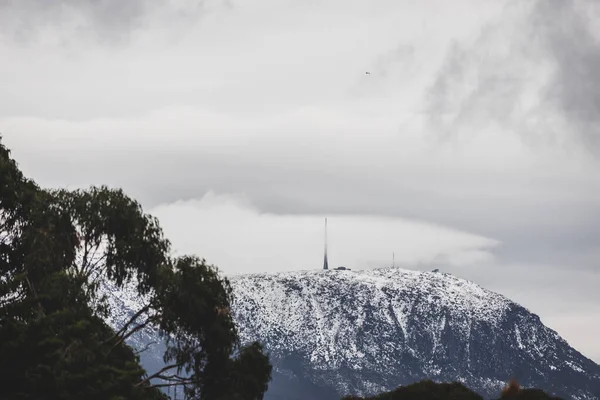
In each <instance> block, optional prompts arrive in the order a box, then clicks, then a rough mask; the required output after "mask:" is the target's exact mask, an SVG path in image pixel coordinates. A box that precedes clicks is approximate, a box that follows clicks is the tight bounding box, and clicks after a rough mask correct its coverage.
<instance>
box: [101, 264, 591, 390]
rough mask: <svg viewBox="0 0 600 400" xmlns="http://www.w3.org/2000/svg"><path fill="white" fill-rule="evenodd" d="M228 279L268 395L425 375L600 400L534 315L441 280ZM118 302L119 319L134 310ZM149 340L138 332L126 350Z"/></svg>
mask: <svg viewBox="0 0 600 400" xmlns="http://www.w3.org/2000/svg"><path fill="white" fill-rule="evenodd" d="M230 279H231V282H232V286H233V289H234V294H235V301H234V304H233V308H232V309H233V313H234V317H235V319H236V321H237V324H238V328H239V331H240V334H241V337H242V340H243V341H254V340H258V341H260V342H262V343H263V344H264V345H265V346H266V348H267V350H268V351H269V352H270V354H271V360H272V362H273V365H274V379H273V381H272V383H271V385H270V389H269V392H268V393H267V397H266V398H267V399H282V400H284V399H290V400H292V399H294V400H295V399H298V400H299V399H303V400H308V399H319V400H320V399H323V400H325V399H336V398H340V397H341V396H342V395H346V394H358V395H367V394H374V393H379V392H381V391H385V390H390V389H393V388H395V387H397V386H399V385H404V384H408V383H412V382H414V381H417V380H421V379H425V378H429V379H433V380H437V381H461V382H463V383H465V385H467V386H468V387H470V388H472V389H473V390H475V391H477V392H479V393H481V394H482V395H484V397H492V396H497V395H498V393H499V391H500V389H501V387H502V386H503V384H504V383H505V382H506V381H507V380H509V379H510V378H512V377H517V378H518V380H519V381H520V382H521V384H522V385H524V386H535V387H538V388H542V389H544V390H546V391H548V392H551V393H554V394H557V395H559V396H562V397H564V398H573V399H598V398H600V366H599V365H597V364H596V363H594V362H593V361H591V360H589V359H587V358H586V357H584V356H583V355H582V354H580V353H579V352H577V351H576V350H575V349H573V348H572V347H570V346H569V345H568V343H567V342H565V341H564V340H563V339H562V338H561V337H560V336H559V335H558V334H557V333H556V332H554V331H553V330H551V329H549V328H548V327H546V326H544V325H543V324H542V322H541V321H540V319H539V317H538V316H536V315H535V314H532V313H531V312H529V311H528V310H526V309H525V308H523V307H521V306H519V305H518V304H516V303H514V302H512V301H510V300H508V299H507V298H505V297H503V296H501V295H499V294H496V293H493V292H490V291H488V290H485V289H483V288H481V287H479V286H477V285H476V284H474V283H472V282H468V281H465V280H463V279H459V278H456V277H454V276H452V275H450V274H445V273H440V272H416V271H407V270H402V269H397V268H385V269H377V270H366V271H332V270H330V271H303V272H294V273H278V274H253V275H243V276H235V277H231V278H230ZM116 298H117V299H119V301H121V302H122V303H123V305H122V310H123V311H122V312H123V316H125V315H126V314H129V313H131V312H133V310H134V309H135V308H136V306H135V300H134V299H133V300H131V301H128V300H127V296H126V295H119V296H116ZM120 318H122V317H119V316H114V318H113V321H112V323H114V324H116V323H118V320H119V319H120ZM144 335H145V336H144ZM150 340H152V339H151V333H144V334H142V335H140V336H139V337H137V338H134V339H133V341H132V344H133V345H134V346H136V347H140V346H144V345H145V344H146V342H148V341H150ZM161 355H162V354H160V349H157V350H153V351H151V352H149V353H148V352H147V354H146V355H145V356H144V359H143V361H144V362H145V363H147V364H149V363H154V364H156V363H160V356H161ZM153 367H154V366H153ZM149 369H154V368H149Z"/></svg>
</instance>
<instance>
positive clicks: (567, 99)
mask: <svg viewBox="0 0 600 400" xmlns="http://www.w3.org/2000/svg"><path fill="white" fill-rule="evenodd" d="M599 8H600V7H598V6H597V5H595V4H594V2H575V1H573V2H565V1H553V0H539V1H537V2H532V3H523V2H514V3H512V4H509V5H508V6H507V7H506V9H505V11H504V14H505V17H504V18H502V19H501V20H500V21H499V22H496V23H492V24H490V25H488V26H487V27H485V28H484V29H482V32H481V35H480V37H479V38H478V39H477V40H476V41H475V42H474V43H473V44H471V45H459V44H455V45H454V46H453V47H452V48H451V50H450V51H449V53H448V56H447V60H446V62H445V65H444V67H443V68H442V70H441V71H440V74H439V75H438V77H437V79H436V80H435V83H434V85H433V87H432V89H431V91H430V93H429V98H428V104H429V106H428V112H429V113H430V115H431V117H432V122H433V124H432V127H433V128H434V129H436V130H438V131H443V132H445V133H446V134H448V135H449V136H450V137H452V135H455V134H457V132H459V131H461V129H463V128H464V127H465V126H469V127H471V128H472V127H477V128H479V129H485V128H486V127H488V126H489V125H490V124H492V123H495V124H499V125H503V126H505V127H507V128H509V129H512V130H514V131H516V132H519V133H521V134H522V136H523V138H524V139H525V140H527V141H528V142H530V143H532V145H536V146H539V145H546V144H547V143H553V144H559V145H560V144H566V145H567V146H569V145H572V144H573V143H569V142H568V141H569V139H573V138H574V139H576V140H577V141H578V142H579V143H578V144H579V145H580V146H582V147H584V148H585V149H586V150H587V151H589V152H590V153H592V154H594V155H595V156H598V155H600V40H599V39H600V36H599V34H598V30H597V28H598V27H594V26H593V24H592V22H593V15H594V14H596V15H598V9H599ZM594 28H595V29H596V30H595V31H594V30H593V29H594ZM490 45H492V46H490ZM540 78H541V79H540ZM447 116H449V118H447V120H446V121H444V117H447ZM565 132H568V133H569V134H570V135H571V137H570V138H569V137H566V138H565ZM565 142H567V143H565Z"/></svg>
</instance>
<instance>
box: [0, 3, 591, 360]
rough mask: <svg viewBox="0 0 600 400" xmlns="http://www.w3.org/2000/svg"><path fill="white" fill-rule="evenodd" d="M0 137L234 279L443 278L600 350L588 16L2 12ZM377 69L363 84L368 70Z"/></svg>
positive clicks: (14, 6)
mask: <svg viewBox="0 0 600 400" xmlns="http://www.w3.org/2000/svg"><path fill="white" fill-rule="evenodd" d="M0 58H1V59H2V62H1V63H0V132H1V133H2V134H3V136H4V137H3V142H4V144H5V145H7V146H8V147H9V148H11V149H12V151H13V155H14V157H15V158H16V159H17V160H18V162H19V163H20V166H21V168H22V169H23V170H24V171H25V172H26V173H27V174H28V175H29V176H30V177H32V178H34V179H35V180H36V181H38V182H39V183H40V184H41V185H43V186H48V187H71V188H75V187H86V186H89V185H92V184H108V185H110V186H115V187H123V188H124V189H125V190H126V191H127V192H128V193H129V194H131V195H132V196H134V197H136V198H138V199H139V200H140V201H141V202H142V204H143V205H144V207H145V209H146V210H148V211H149V212H151V213H152V214H154V215H156V216H158V217H159V218H160V220H161V223H162V225H163V227H164V229H165V232H166V234H167V236H168V237H169V238H171V239H172V241H173V244H174V247H175V250H176V251H177V252H179V253H195V254H198V255H200V256H203V257H205V258H206V259H207V260H208V261H209V262H210V263H213V264H216V265H218V266H219V267H220V268H221V270H222V271H224V272H225V273H244V272H257V271H284V270H296V269H313V268H320V267H321V265H322V257H323V254H322V251H323V218H324V217H325V216H327V217H329V239H330V264H331V265H332V266H337V265H345V266H348V267H351V268H355V269H362V268H374V267H379V266H388V265H390V264H391V263H392V253H395V258H396V264H398V265H402V266H404V267H406V268H412V269H430V268H441V269H442V270H445V271H448V272H452V273H454V274H456V275H458V276H460V277H464V278H467V279H471V280H473V281H475V282H477V283H479V284H481V285H482V286H484V287H486V288H489V289H492V290H495V291H498V292H500V293H502V294H504V295H506V296H508V297H510V298H511V299H513V300H515V301H517V302H520V303H521V304H523V305H525V306H526V307H528V308H530V309H531V310H532V311H533V312H535V313H537V314H539V315H540V316H541V318H542V320H543V321H544V322H545V323H546V324H547V325H549V326H550V327H551V328H553V329H555V330H557V331H558V332H559V333H560V334H561V335H562V336H563V337H565V338H566V339H567V340H568V341H569V342H570V343H571V344H572V345H574V346H575V347H576V348H577V349H578V350H580V351H582V352H583V353H584V354H586V355H587V356H588V357H591V358H593V359H594V360H596V361H597V362H599V361H600V342H598V340H597V338H598V337H600V290H598V287H599V286H600V270H599V267H600V265H599V264H600V262H599V260H600V4H599V3H598V2H595V1H593V0H590V1H559V0H556V1H550V0H538V1H534V0H532V1H521V0H514V1H481V0H453V1H451V2H448V1H446V0H427V1H424V0H402V1H400V0H375V1H365V0H361V1H358V0H320V1H313V0H302V1H291V0H255V1H241V0H229V1H227V0H223V1H217V0H206V1H198V0H162V1H158V0H128V1H126V2H123V1H121V0H104V1H95V0H94V1H93V0H85V1H84V0H62V1H60V0H53V1H49V0H20V1H10V0H8V1H7V0H0ZM367 71H368V72H370V74H366V72H367Z"/></svg>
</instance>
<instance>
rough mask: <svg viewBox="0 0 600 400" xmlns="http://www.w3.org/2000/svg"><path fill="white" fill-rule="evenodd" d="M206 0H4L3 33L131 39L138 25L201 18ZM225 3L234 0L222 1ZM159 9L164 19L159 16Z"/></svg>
mask: <svg viewBox="0 0 600 400" xmlns="http://www.w3.org/2000/svg"><path fill="white" fill-rule="evenodd" d="M216 2H217V1H212V2H211V1H207V0H185V1H176V0H127V1H122V0H21V1H12V0H0V22H1V23H2V27H0V33H1V34H3V35H5V36H6V37H8V38H9V39H10V40H14V41H16V42H17V43H21V44H29V43H31V42H32V41H39V40H43V37H41V36H43V35H44V31H45V30H47V29H50V30H51V32H52V33H54V34H57V36H58V40H59V41H60V42H62V43H63V44H69V43H71V42H73V41H76V40H81V39H93V40H94V41H97V42H100V43H106V44H110V45H114V44H118V43H122V42H124V41H125V42H126V41H128V39H129V36H130V35H131V34H132V33H133V32H134V31H136V30H138V29H142V28H148V27H151V26H154V27H156V26H157V25H159V27H160V25H162V26H164V24H165V23H167V24H169V23H174V24H175V25H181V24H185V23H192V22H194V21H196V20H198V19H199V18H200V17H201V16H202V14H203V13H205V12H206V11H207V9H206V6H207V4H208V3H211V4H212V3H216ZM222 4H230V3H229V2H223V3H222ZM156 14H160V18H155V17H156Z"/></svg>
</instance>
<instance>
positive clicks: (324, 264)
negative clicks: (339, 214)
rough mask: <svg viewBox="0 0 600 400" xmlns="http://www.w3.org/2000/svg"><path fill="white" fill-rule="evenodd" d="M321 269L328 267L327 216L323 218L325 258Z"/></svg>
mask: <svg viewBox="0 0 600 400" xmlns="http://www.w3.org/2000/svg"><path fill="white" fill-rule="evenodd" d="M323 269H329V264H328V263H327V218H325V259H324V260H323Z"/></svg>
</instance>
